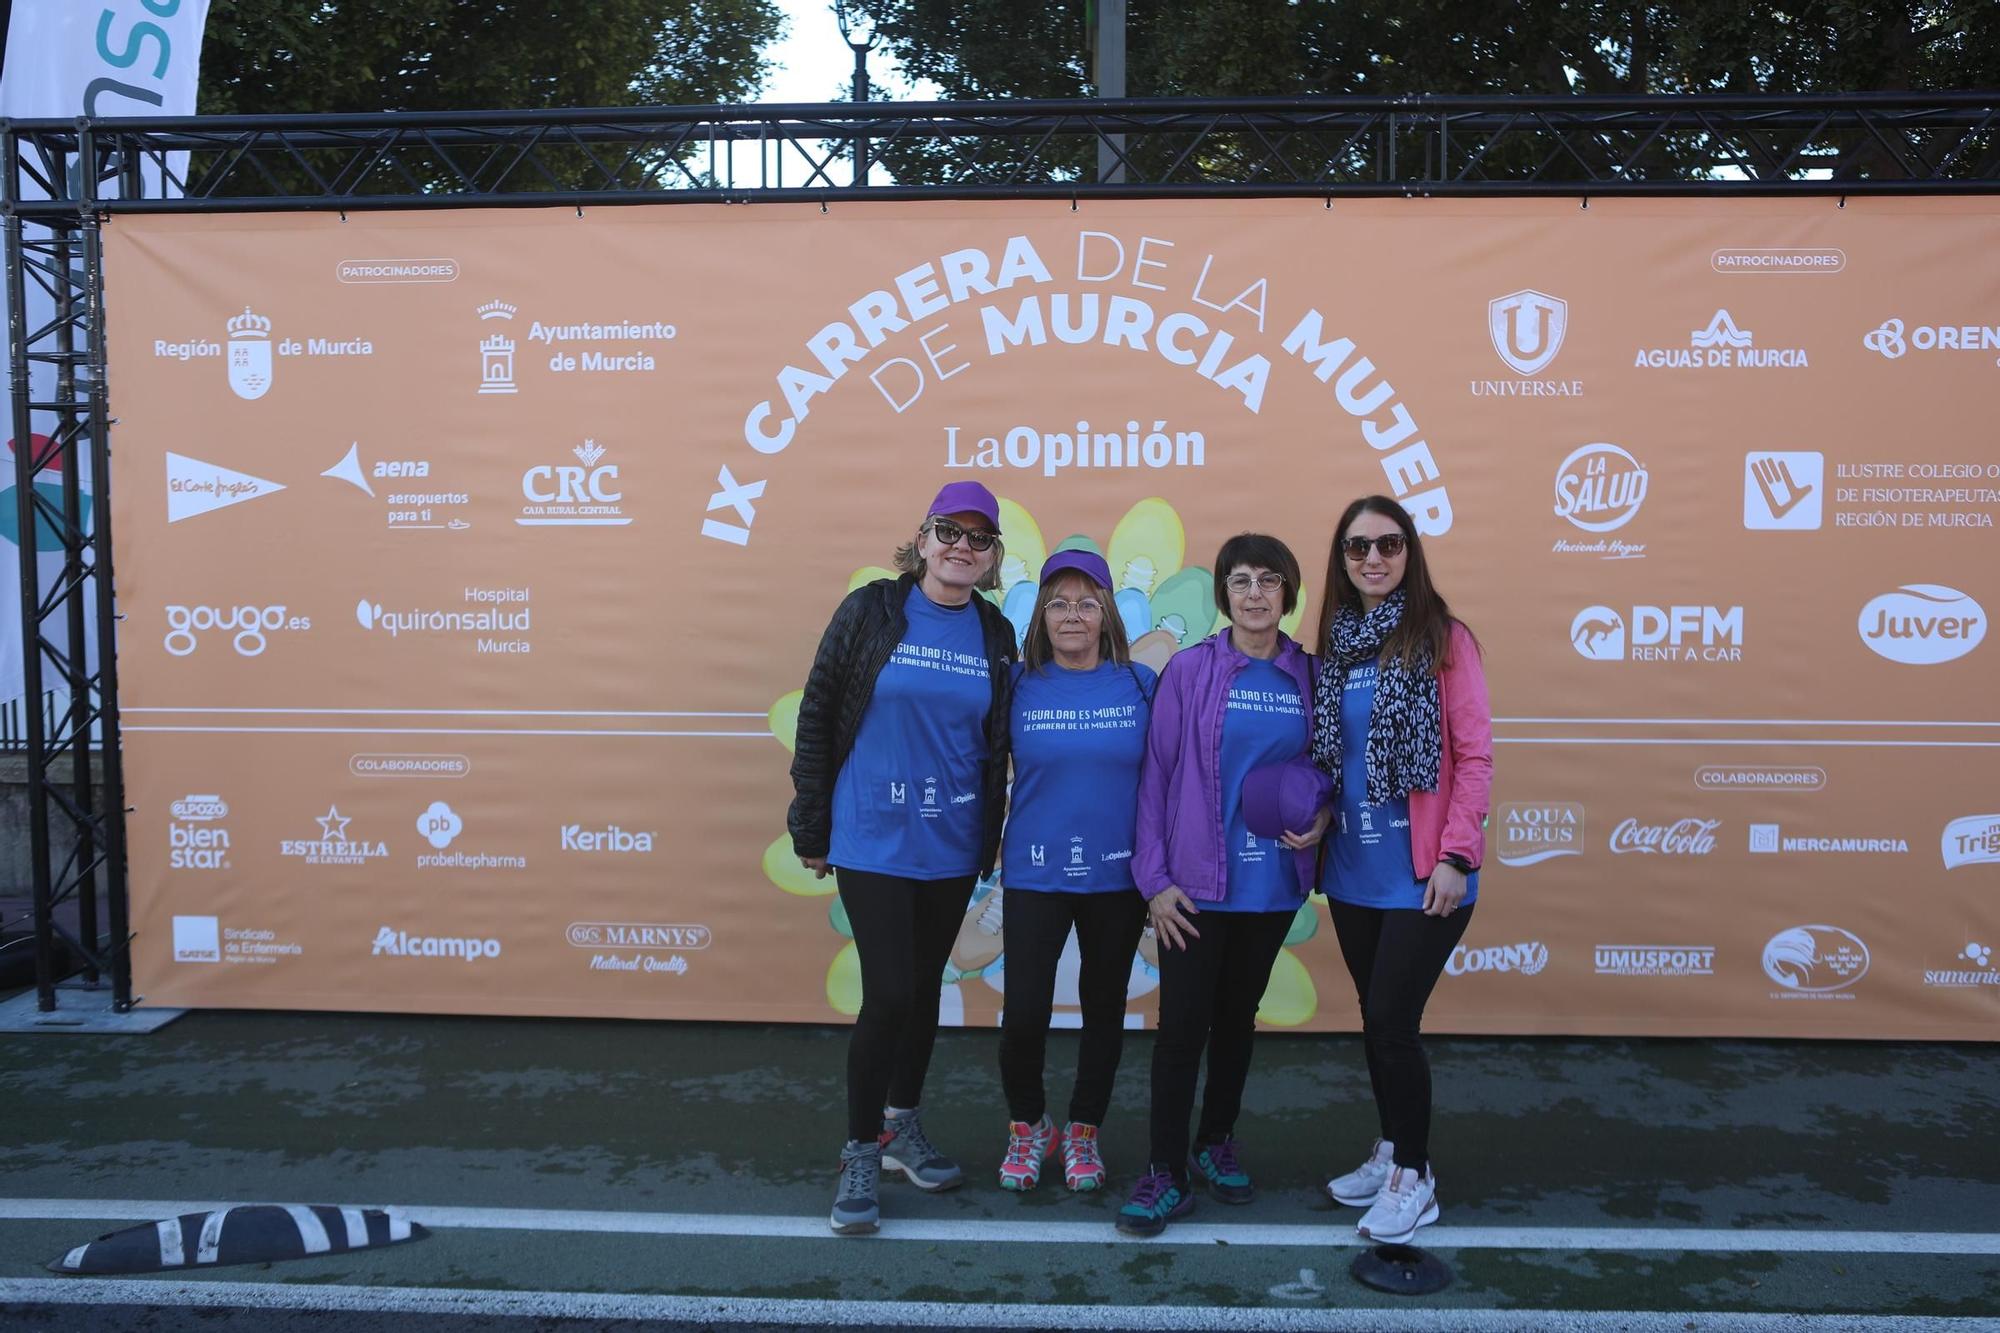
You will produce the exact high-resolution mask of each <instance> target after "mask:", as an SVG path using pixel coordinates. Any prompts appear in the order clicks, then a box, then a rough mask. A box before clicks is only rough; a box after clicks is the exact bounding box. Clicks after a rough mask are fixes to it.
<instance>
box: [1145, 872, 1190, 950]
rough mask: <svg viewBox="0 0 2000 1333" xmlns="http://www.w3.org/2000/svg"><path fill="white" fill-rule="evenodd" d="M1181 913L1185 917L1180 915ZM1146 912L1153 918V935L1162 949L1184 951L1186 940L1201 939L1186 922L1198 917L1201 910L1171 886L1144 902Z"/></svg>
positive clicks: (1188, 922)
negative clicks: (1184, 913) (1185, 914)
mask: <svg viewBox="0 0 2000 1333" xmlns="http://www.w3.org/2000/svg"><path fill="white" fill-rule="evenodd" d="M1183 911H1186V913H1187V916H1183V915H1181V913H1182V912H1183ZM1146 912H1147V914H1148V915H1150V916H1151V917H1152V918H1153V934H1154V936H1155V937H1156V938H1157V940H1158V942H1159V947H1161V948H1162V949H1185V948H1187V942H1188V940H1190V939H1195V940H1198V939H1200V938H1201V932H1200V931H1198V930H1196V929H1195V928H1194V923H1193V922H1191V921H1189V920H1188V917H1189V916H1200V915H1201V909H1200V908H1199V907H1196V906H1195V905H1194V903H1193V902H1192V901H1191V900H1190V899H1189V898H1188V896H1187V895H1186V894H1185V893H1182V892H1181V891H1180V890H1179V889H1177V888H1174V887H1173V886H1172V885H1169V886H1167V887H1166V888H1165V889H1162V890H1161V891H1160V892H1159V893H1156V894H1154V895H1153V896H1152V897H1151V898H1149V899H1147V900H1146ZM1183 932H1186V934H1185V938H1183V934H1182V933H1183Z"/></svg>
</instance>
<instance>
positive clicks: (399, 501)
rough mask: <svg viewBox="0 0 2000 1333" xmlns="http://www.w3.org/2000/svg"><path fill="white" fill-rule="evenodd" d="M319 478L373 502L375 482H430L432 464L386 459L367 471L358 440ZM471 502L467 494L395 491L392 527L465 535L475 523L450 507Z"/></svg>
mask: <svg viewBox="0 0 2000 1333" xmlns="http://www.w3.org/2000/svg"><path fill="white" fill-rule="evenodd" d="M320 475H321V476H322V477H327V478H330V479H332V480H334V481H344V482H346V483H347V484H348V485H349V486H352V487H353V488H354V489H355V490H357V491H360V492H361V493H362V494H363V495H366V496H368V497H370V498H371V499H372V498H374V495H375V487H374V484H373V482H375V481H380V482H391V481H423V480H427V479H428V478H429V477H430V475H431V464H430V460H429V459H427V458H396V459H384V460H381V461H378V462H377V463H375V465H374V466H373V467H372V468H364V467H363V466H362V463H361V442H360V441H358V440H356V441H354V442H353V443H351V444H349V445H348V446H347V453H346V454H345V455H343V456H342V458H341V460H340V461H339V462H338V463H335V464H334V465H333V466H332V467H330V468H328V469H327V470H326V471H324V472H322V473H320ZM371 478H372V481H371ZM471 501H472V497H471V496H470V495H468V494H466V493H465V492H464V491H393V490H392V491H391V492H390V493H389V497H388V505H389V526H390V527H392V528H439V529H444V530H446V531H451V532H463V531H464V530H465V529H467V528H469V527H471V526H472V524H471V523H470V522H468V521H467V520H465V519H462V518H459V517H458V516H457V515H456V514H453V513H451V507H453V506H458V505H465V504H469V503H471Z"/></svg>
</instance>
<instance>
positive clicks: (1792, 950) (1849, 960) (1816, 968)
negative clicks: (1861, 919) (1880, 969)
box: [1764, 925, 1869, 999]
mask: <svg viewBox="0 0 2000 1333" xmlns="http://www.w3.org/2000/svg"><path fill="white" fill-rule="evenodd" d="M1868 961H1869V959H1868V946H1867V945H1866V944H1865V943H1863V942H1862V939H1861V937H1860V936H1859V935H1856V934H1855V933H1854V932H1853V931H1850V930H1843V929H1842V928H1841V927H1839V926H1827V925H1812V926H1792V927H1790V928H1789V929H1786V930H1781V931H1779V932H1778V933H1777V934H1775V935H1773V936H1772V937H1771V938H1770V940H1769V941H1768V942H1766V944H1765V945H1764V975H1765V976H1767V977H1769V978H1770V979H1771V980H1772V981H1775V982H1776V983H1778V985H1780V986H1782V987H1783V988H1784V989H1783V990H1779V991H1773V992H1772V994H1773V995H1774V996H1775V997H1776V998H1779V999H1786V998H1792V997H1809V996H1819V997H1822V998H1830V997H1832V996H1834V995H1835V994H1836V993H1837V992H1845V991H1846V990H1847V989H1848V988H1849V987H1851V986H1852V985H1854V983H1855V982H1857V981H1859V980H1861V978H1863V977H1864V976H1867V975H1868ZM1840 998H1843V999H1853V998H1854V997H1853V996H1852V995H1841V996H1840Z"/></svg>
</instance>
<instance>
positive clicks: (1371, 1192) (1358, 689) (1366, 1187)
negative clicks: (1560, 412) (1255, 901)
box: [1312, 495, 1493, 1243]
mask: <svg viewBox="0 0 2000 1333" xmlns="http://www.w3.org/2000/svg"><path fill="white" fill-rule="evenodd" d="M1326 586H1327V590H1328V591H1327V598H1326V606H1325V608H1324V609H1323V610H1322V612H1321V614H1320V624H1319V642H1320V644H1321V646H1322V647H1323V648H1324V649H1325V651H1326V656H1325V657H1324V658H1323V659H1322V660H1321V664H1320V672H1319V679H1318V681H1317V682H1316V683H1315V704H1316V709H1317V719H1318V721H1317V725H1316V727H1315V729H1314V733H1313V747H1312V751H1313V762H1314V763H1315V764H1317V765H1318V766H1319V767H1320V768H1321V769H1322V770H1324V771H1325V772H1326V773H1328V774H1329V775H1331V776H1332V778H1333V779H1334V781H1335V782H1336V783H1337V784H1338V791H1337V800H1336V807H1335V808H1336V809H1337V811H1338V823H1337V825H1336V831H1335V833H1334V834H1333V835H1332V836H1331V837H1330V838H1329V839H1328V843H1327V855H1326V858H1325V870H1324V878H1323V879H1322V881H1321V886H1320V887H1321V888H1323V889H1324V890H1325V891H1326V896H1327V899H1328V902H1329V904H1330V907H1331V910H1332V915H1333V927H1334V933H1335V934H1336V935H1338V936H1339V938H1340V952H1341V955H1342V957H1343V958H1345V959H1346V961H1347V970H1348V972H1349V973H1350V974H1351V975H1352V976H1353V978H1354V988H1355V991H1356V992H1357V994H1358V995H1359V996H1360V1000H1361V1024H1362V1045H1363V1048H1364V1050H1365V1051H1366V1053H1367V1056H1368V1079H1369V1082H1370V1083H1371V1084H1372V1085H1373V1087H1374V1091H1375V1110H1376V1114H1377V1116H1378V1118H1379V1122H1380V1134H1379V1136H1378V1137H1377V1139H1376V1140H1375V1145H1374V1147H1373V1148H1372V1149H1370V1151H1369V1153H1368V1156H1367V1158H1366V1160H1364V1161H1363V1162H1362V1163H1361V1165H1360V1166H1358V1167H1356V1168H1355V1169H1354V1170H1352V1171H1350V1172H1348V1173H1347V1174H1346V1175H1343V1176H1338V1177H1335V1178H1334V1179H1332V1180H1329V1181H1328V1182H1327V1185H1326V1189H1327V1193H1328V1194H1330V1195H1332V1196H1333V1198H1334V1200H1335V1201H1336V1202H1339V1203H1345V1204H1351V1205H1354V1206H1356V1207H1362V1208H1366V1209H1367V1210H1368V1211H1367V1212H1366V1213H1364V1214H1362V1217H1361V1220H1360V1222H1359V1223H1357V1224H1356V1227H1355V1229H1356V1230H1357V1231H1359V1232H1360V1233H1361V1234H1362V1235H1363V1236H1365V1237H1367V1238H1368V1239H1369V1240H1372V1241H1378V1242H1384V1243H1400V1242H1403V1241H1407V1240H1408V1239H1409V1238H1410V1237H1411V1236H1413V1235H1415V1234H1416V1230H1417V1228H1418V1227H1421V1226H1424V1225H1427V1224H1428V1223H1431V1222H1434V1221H1436V1220H1437V1217H1438V1205H1437V1184H1436V1181H1435V1179H1434V1178H1433V1176H1432V1173H1431V1164H1430V1129H1431V1070H1430V1061H1429V1059H1428V1057H1426V1056H1425V1054H1424V1045H1423V1039H1422V1038H1421V1037H1420V1036H1419V1035H1418V1029H1419V1025H1420V1024H1421V1023H1422V1021H1423V1016H1424V1005H1425V1004H1426V1003H1427V1002H1428V1001H1429V1000H1430V994H1431V990H1432V988H1433V987H1435V986H1436V985H1437V980H1438V976H1439V974H1440V973H1442V972H1443V970H1444V965H1445V961H1446V960H1447V959H1448V958H1450V957H1451V951H1452V950H1453V949H1455V948H1457V947H1458V942H1459V940H1460V939H1461V938H1462V937H1463V936H1464V934H1465V927H1466V924H1467V922H1468V921H1470V920H1471V917H1472V905H1473V903H1474V902H1475V901H1476V900H1477V899H1478V897H1479V863H1480V860H1481V857H1482V853H1483V852H1484V849H1485V842H1486V839H1485V832H1484V829H1485V820H1486V798H1487V791H1488V789H1489V788H1490V787H1491V785H1492V781H1493V718H1492V710H1491V707H1490V706H1489V704H1488V703H1487V698H1486V675H1485V672H1484V671H1483V669H1482V668H1481V666H1480V661H1479V642H1478V640H1476V639H1474V638H1473V637H1472V631H1471V630H1469V629H1467V628H1466V627H1465V625H1464V624H1463V623H1461V622H1460V621H1458V620H1457V619H1455V618H1454V617H1453V616H1452V614H1451V610H1450V608H1449V607H1447V606H1446V605H1445V600H1444V598H1442V597H1440V596H1439V595H1438V593H1437V589H1436V588H1435V587H1433V586H1432V584H1431V578H1430V568H1429V566H1428V565H1427V564H1426V563H1425V561H1424V548H1423V543H1422V542H1421V541H1419V540H1418V538H1417V530H1416V526H1415V524H1413V523H1412V522H1411V521H1410V516H1409V514H1408V513H1407V512H1406V511H1405V510H1404V509H1403V507H1402V506H1401V505H1399V504H1397V503H1396V502H1395V501H1394V500H1391V499H1389V498H1388V497H1387V496H1381V495H1372V496H1369V497H1367V498H1366V499H1362V500H1356V501H1355V502H1354V503H1353V504H1351V505H1349V506H1348V507H1347V510H1346V512H1345V513H1343V514H1342V515H1341V516H1340V523H1339V525H1338V526H1337V527H1336V528H1335V529H1334V538H1333V549H1332V551H1331V552H1329V553H1328V556H1327V571H1326Z"/></svg>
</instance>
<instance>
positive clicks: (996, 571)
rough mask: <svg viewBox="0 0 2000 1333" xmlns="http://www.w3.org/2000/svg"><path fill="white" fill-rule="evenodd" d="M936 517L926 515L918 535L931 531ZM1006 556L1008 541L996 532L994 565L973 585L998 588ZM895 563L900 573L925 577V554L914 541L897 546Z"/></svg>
mask: <svg viewBox="0 0 2000 1333" xmlns="http://www.w3.org/2000/svg"><path fill="white" fill-rule="evenodd" d="M936 517H937V515H936V514H925V515H924V521H923V522H922V523H919V524H918V525H917V535H918V536H919V537H921V536H923V534H924V533H926V532H929V531H930V530H931V520H932V519H934V518H936ZM1006 558H1007V543H1006V542H1004V541H1002V540H1001V538H1000V534H999V533H997V532H996V533H994V534H993V564H992V567H991V568H989V569H988V570H987V571H986V572H985V573H984V574H982V575H980V578H979V582H977V583H975V584H973V585H972V586H973V587H975V588H977V589H978V590H979V591H981V592H992V591H994V590H995V589H997V588H998V587H999V586H1000V562H1001V561H1002V560H1005V559H1006ZM893 563H894V564H895V567H896V569H897V571H898V572H899V573H903V574H914V575H916V577H917V578H918V580H919V581H921V580H922V579H923V577H924V570H925V568H926V562H925V560H924V558H923V556H921V555H919V554H918V553H917V543H916V542H914V541H907V542H904V543H903V544H902V545H901V546H898V547H897V548H896V554H895V556H894V557H893Z"/></svg>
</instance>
